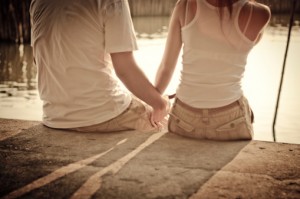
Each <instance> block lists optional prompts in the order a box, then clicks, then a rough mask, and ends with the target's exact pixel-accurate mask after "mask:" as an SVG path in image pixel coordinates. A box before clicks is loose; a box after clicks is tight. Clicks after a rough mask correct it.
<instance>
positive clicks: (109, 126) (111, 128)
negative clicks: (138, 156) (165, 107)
mask: <svg viewBox="0 0 300 199" xmlns="http://www.w3.org/2000/svg"><path fill="white" fill-rule="evenodd" d="M150 114H151V107H150V106H148V105H147V104H145V103H143V102H141V101H140V100H139V99H136V98H133V99H132V101H131V103H130V105H129V107H128V108H127V109H126V110H125V111H124V112H123V113H121V114H120V115H119V116H117V117H115V118H113V119H111V120H109V121H106V122H103V123H100V124H95V125H91V126H86V127H79V128H73V129H71V130H76V131H80V132H115V131H126V130H138V131H141V132H154V131H158V129H156V128H155V127H153V126H152V125H151V122H150Z"/></svg>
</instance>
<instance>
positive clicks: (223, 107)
mask: <svg viewBox="0 0 300 199" xmlns="http://www.w3.org/2000/svg"><path fill="white" fill-rule="evenodd" d="M242 98H243V97H241V98H240V99H239V100H236V101H234V102H232V103H231V104H228V105H226V106H222V107H218V108H195V107H191V106H189V105H187V104H185V103H184V102H182V101H180V100H179V99H178V98H176V99H175V104H178V105H179V106H181V107H183V108H184V109H186V110H189V111H192V112H194V113H202V112H203V111H204V110H206V111H208V112H220V111H227V110H230V109H232V108H234V107H236V106H240V104H241V101H242Z"/></svg>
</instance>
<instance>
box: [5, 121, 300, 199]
mask: <svg viewBox="0 0 300 199" xmlns="http://www.w3.org/2000/svg"><path fill="white" fill-rule="evenodd" d="M0 198H30V199H32V198H55V199H57V198H73V199H75V198H80V199H81V198H109V199H117V198H118V199H123V198H124V199H129V198H130V199H136V198H137V199H140V198H141V199H150V198H151V199H152V198H159V199H169V198H170V199H173V198H174V199H177V198H178V199H181V198H191V199H195V198H205V199H206V198H241V199H242V198H266V199H267V198H268V199H269V198H295V199H296V198H297V199H299V198H300V145H292V144H283V143H271V142H260V141H251V142H248V141H238V142H214V141H208V140H192V139H188V138H183V137H180V136H177V135H173V134H170V133H165V132H159V133H152V134H150V133H148V134H147V133H139V132H136V131H127V132H116V133H105V134H103V133H77V132H73V131H63V130H53V129H49V128H47V127H44V126H43V125H42V124H40V123H39V122H34V121H20V120H6V119H0Z"/></svg>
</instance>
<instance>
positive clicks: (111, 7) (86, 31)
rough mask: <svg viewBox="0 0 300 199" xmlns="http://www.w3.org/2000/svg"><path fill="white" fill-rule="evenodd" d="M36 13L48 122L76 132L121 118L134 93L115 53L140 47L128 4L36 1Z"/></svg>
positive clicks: (120, 0) (35, 40) (35, 43)
mask: <svg viewBox="0 0 300 199" xmlns="http://www.w3.org/2000/svg"><path fill="white" fill-rule="evenodd" d="M30 14H31V21H32V33H31V34H32V42H31V45H32V47H33V54H34V57H35V61H36V65H37V67H38V90H39V93H40V97H41V99H42V100H43V113H44V115H43V123H44V124H45V125H47V126H49V127H53V128H75V127H82V126H89V125H93V124H97V123H102V122H105V121H108V120H110V119H112V118H114V117H116V116H118V115H119V114H121V113H122V112H123V111H124V110H125V109H126V108H127V107H128V106H129V104H130V102H131V95H130V94H129V93H128V91H126V90H124V89H122V88H121V87H120V85H119V81H118V79H117V78H116V76H115V73H114V70H113V66H112V61H111V57H110V53H116V52H126V51H133V50H136V49H137V44H136V38H135V32H134V28H133V24H132V19H131V16H130V10H129V5H128V2H127V0H33V1H32V4H31V8H30Z"/></svg>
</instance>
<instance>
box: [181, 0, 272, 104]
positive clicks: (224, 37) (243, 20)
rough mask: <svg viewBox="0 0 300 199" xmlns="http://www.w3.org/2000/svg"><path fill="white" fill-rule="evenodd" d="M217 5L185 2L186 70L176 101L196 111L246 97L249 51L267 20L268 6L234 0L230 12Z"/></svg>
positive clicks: (197, 0) (211, 1)
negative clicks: (242, 84) (244, 78)
mask: <svg viewBox="0 0 300 199" xmlns="http://www.w3.org/2000/svg"><path fill="white" fill-rule="evenodd" d="M217 6H220V5H219V4H216V1H213V0H207V1H206V0H192V1H188V2H187V3H186V4H184V3H183V4H182V9H185V12H186V14H185V15H184V18H185V19H184V20H181V21H184V23H185V25H184V26H183V27H182V30H181V34H182V41H183V44H184V48H183V70H182V76H181V82H180V85H179V87H178V90H177V97H178V98H179V99H180V100H181V101H183V102H184V103H186V104H189V105H190V106H192V107H196V108H215V107H221V106H225V105H228V104H230V103H232V102H234V101H236V100H237V99H239V98H240V97H241V96H242V95H243V92H242V88H241V79H242V77H243V74H244V70H245V65H246V62H247V56H248V53H249V52H250V50H251V49H252V47H253V46H254V45H255V44H256V42H257V41H258V40H259V37H260V33H261V30H263V28H264V26H265V24H267V22H268V20H269V16H268V15H265V16H266V17H265V19H263V17H264V16H263V14H264V13H266V12H265V11H267V13H269V11H268V10H267V8H266V7H263V6H262V5H260V4H257V3H252V2H251V3H250V2H248V0H239V1H235V2H233V4H232V7H231V9H229V10H230V12H229V10H227V9H226V8H222V9H221V12H220V9H219V7H217ZM221 6H222V5H221ZM262 11H264V12H262ZM261 13H263V14H261Z"/></svg>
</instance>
